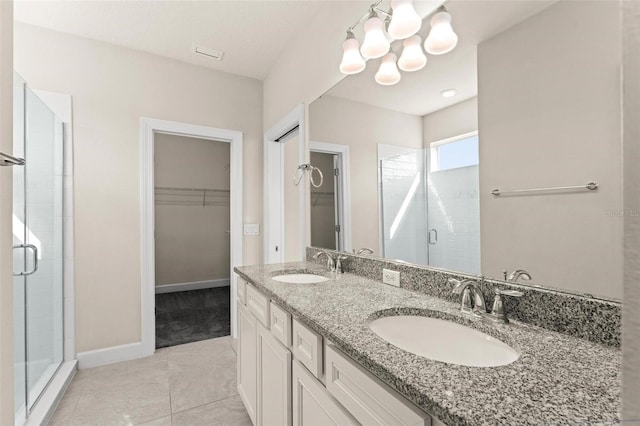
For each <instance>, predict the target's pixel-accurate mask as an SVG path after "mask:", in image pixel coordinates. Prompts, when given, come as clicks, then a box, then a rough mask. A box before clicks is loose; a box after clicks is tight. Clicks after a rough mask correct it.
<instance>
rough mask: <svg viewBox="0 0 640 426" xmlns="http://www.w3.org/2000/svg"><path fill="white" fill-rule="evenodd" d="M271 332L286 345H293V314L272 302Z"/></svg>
mask: <svg viewBox="0 0 640 426" xmlns="http://www.w3.org/2000/svg"><path fill="white" fill-rule="evenodd" d="M270 315H271V321H270V322H271V334H273V335H274V337H275V338H276V339H278V340H280V342H281V343H282V344H283V345H285V346H286V347H291V314H290V313H289V312H287V311H285V310H284V309H282V308H281V307H280V306H278V305H276V304H275V303H273V302H271V313H270Z"/></svg>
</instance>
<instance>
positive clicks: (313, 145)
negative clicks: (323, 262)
mask: <svg viewBox="0 0 640 426" xmlns="http://www.w3.org/2000/svg"><path fill="white" fill-rule="evenodd" d="M309 151H313V152H322V153H325V154H336V155H338V156H339V158H340V162H341V164H340V168H341V169H342V170H341V173H342V175H341V176H340V182H341V185H342V212H341V213H342V224H341V226H342V232H341V234H342V243H343V245H344V246H343V248H342V250H343V251H346V252H347V253H351V251H352V249H353V247H352V242H351V186H350V184H349V180H350V179H349V176H350V173H351V170H350V169H349V164H350V159H349V146H348V145H340V144H336V143H327V142H318V141H309Z"/></svg>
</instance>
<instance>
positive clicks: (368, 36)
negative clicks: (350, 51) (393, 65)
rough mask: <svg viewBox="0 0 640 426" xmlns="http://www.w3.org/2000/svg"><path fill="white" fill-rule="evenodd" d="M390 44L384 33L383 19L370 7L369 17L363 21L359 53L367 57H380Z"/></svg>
mask: <svg viewBox="0 0 640 426" xmlns="http://www.w3.org/2000/svg"><path fill="white" fill-rule="evenodd" d="M390 46H391V44H390V43H389V40H387V36H386V34H385V33H384V21H383V20H382V19H380V17H379V16H378V14H377V13H376V11H375V9H374V8H373V7H372V8H371V9H370V11H369V19H367V22H365V23H364V40H363V42H362V47H361V48H360V53H362V56H364V57H365V58H367V59H376V58H381V57H382V56H384V55H385V54H386V53H387V52H388V51H389V47H390Z"/></svg>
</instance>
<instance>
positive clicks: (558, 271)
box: [478, 1, 623, 299]
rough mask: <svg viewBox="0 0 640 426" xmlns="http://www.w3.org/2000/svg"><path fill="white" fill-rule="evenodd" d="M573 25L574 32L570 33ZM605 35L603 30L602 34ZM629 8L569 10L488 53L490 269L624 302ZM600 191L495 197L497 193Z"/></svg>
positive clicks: (575, 5) (484, 88)
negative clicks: (624, 54)
mask: <svg viewBox="0 0 640 426" xmlns="http://www.w3.org/2000/svg"><path fill="white" fill-rule="evenodd" d="M567 25H570V26H571V31H567ZM594 28H598V30H597V31H594ZM619 28H620V25H619V8H618V3H617V2H609V1H591V2H571V1H567V2H560V3H557V4H555V5H554V6H552V7H550V8H548V9H545V10H544V11H542V12H541V13H540V14H538V15H536V16H534V17H533V18H531V19H529V20H527V21H525V22H523V23H521V24H519V25H516V26H515V27H512V28H511V29H509V30H507V31H505V32H503V33H501V34H499V35H498V36H496V37H494V38H493V39H491V40H488V41H486V42H483V43H481V44H480V45H479V47H478V86H479V91H478V99H479V100H478V110H479V132H480V138H481V139H480V141H481V142H480V164H481V166H480V210H481V215H480V220H481V230H482V231H481V232H482V234H481V252H482V271H483V273H485V274H486V275H488V276H491V277H499V276H501V273H502V270H503V269H508V270H513V269H518V268H523V269H526V270H528V271H529V272H531V274H532V275H533V277H534V282H535V283H539V284H547V285H557V283H563V284H562V287H563V288H565V289H567V290H573V291H578V292H585V293H592V294H594V295H598V296H606V297H612V298H617V299H621V298H622V254H623V248H622V218H621V217H616V216H615V213H614V215H613V216H611V215H609V214H608V212H609V211H613V212H616V211H619V210H620V209H621V208H622V174H621V164H622V152H621V128H620V123H621V121H620V120H621V111H620V102H621V99H620V90H619V87H620V66H621V64H620V55H621V50H620V37H621V33H620V29H619ZM589 181H597V182H598V184H599V185H600V189H598V190H597V191H594V192H589V193H587V192H586V191H585V192H580V193H570V194H556V195H545V196H535V195H528V196H519V197H506V196H505V197H501V198H495V197H494V196H492V195H491V190H492V189H494V188H500V189H504V190H507V189H519V188H536V187H553V186H565V185H578V184H586V183H587V182H589Z"/></svg>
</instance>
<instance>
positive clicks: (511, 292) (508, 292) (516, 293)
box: [495, 288, 524, 297]
mask: <svg viewBox="0 0 640 426" xmlns="http://www.w3.org/2000/svg"><path fill="white" fill-rule="evenodd" d="M495 292H496V295H504V296H511V297H522V296H524V293H523V292H521V291H518V290H500V289H499V288H496V290H495Z"/></svg>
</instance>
